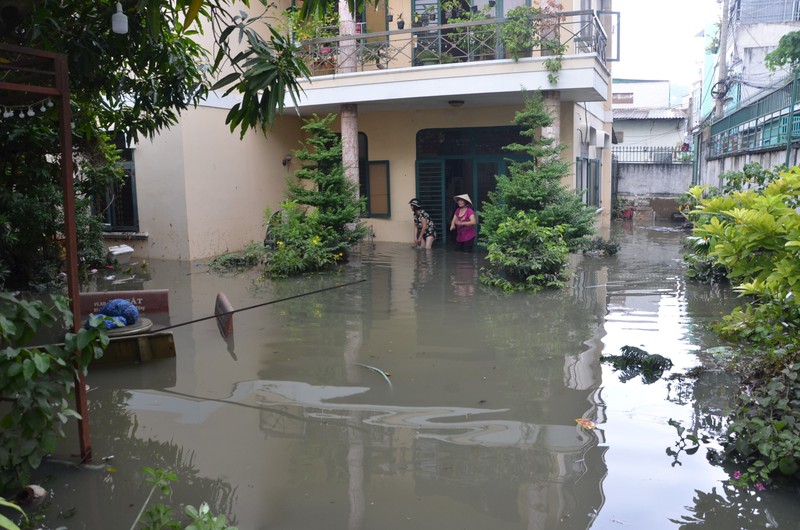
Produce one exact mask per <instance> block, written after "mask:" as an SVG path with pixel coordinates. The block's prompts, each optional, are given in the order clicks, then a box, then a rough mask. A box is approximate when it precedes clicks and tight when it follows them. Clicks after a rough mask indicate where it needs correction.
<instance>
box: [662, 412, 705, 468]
mask: <svg viewBox="0 0 800 530" xmlns="http://www.w3.org/2000/svg"><path fill="white" fill-rule="evenodd" d="M667 423H668V424H669V425H671V426H672V427H674V428H675V431H676V432H677V433H678V441H677V442H675V443H674V444H673V446H672V447H667V455H668V456H671V457H672V458H673V460H672V464H671V466H672V467H675V466H680V465H683V464H682V463H681V461H680V460H679V458H680V456H681V454H682V453H684V454H686V455H689V456H691V455H693V454H695V453H697V451H698V450H699V449H700V442H701V441H702V442H703V443H708V442H709V441H710V438H709V437H708V436H706V435H703V436H702V437H700V436H698V435H697V434H693V433H687V432H686V427H684V426H683V425H681V422H679V421H677V420H673V419H672V418H670V419H669V421H668V422H667ZM689 442H691V443H689ZM673 447H674V449H673Z"/></svg>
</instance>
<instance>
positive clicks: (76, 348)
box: [0, 293, 108, 492]
mask: <svg viewBox="0 0 800 530" xmlns="http://www.w3.org/2000/svg"><path fill="white" fill-rule="evenodd" d="M51 299H52V305H51V306H47V305H45V304H44V303H43V302H41V301H31V302H29V301H25V300H18V299H16V298H15V297H13V296H11V295H9V294H7V293H0V401H8V402H10V403H11V407H10V411H8V412H7V413H6V414H5V415H4V416H3V417H2V418H1V419H0V427H2V429H0V492H2V491H5V490H6V489H9V488H12V487H20V486H23V485H25V484H27V482H28V479H29V478H30V476H31V473H32V471H33V470H34V469H36V468H37V467H39V464H40V463H41V461H42V458H44V457H45V456H46V455H47V454H49V453H51V452H52V451H53V450H54V449H55V447H56V441H57V439H58V438H61V437H63V436H64V424H66V423H67V421H68V419H69V418H70V417H73V418H77V417H78V414H77V412H75V411H74V410H73V409H72V408H71V407H70V405H69V402H68V398H69V394H70V393H71V392H72V391H73V390H74V388H75V375H76V370H82V371H84V372H85V371H86V368H87V366H88V364H89V361H90V360H91V359H92V358H96V357H100V356H101V355H102V354H103V350H104V348H105V347H106V346H107V345H108V335H107V334H106V331H105V326H104V325H103V322H104V320H105V317H103V316H98V317H92V318H90V320H89V325H88V329H87V328H81V329H80V331H79V332H78V333H67V334H66V335H65V337H64V345H63V346H59V345H48V346H42V347H30V346H28V343H29V342H30V341H31V339H33V338H34V337H35V336H36V335H37V333H39V332H40V331H42V330H43V329H45V328H49V327H51V326H55V325H58V324H60V323H61V322H59V319H61V320H62V321H63V323H65V324H66V326H67V327H71V326H72V314H71V312H70V311H69V309H68V305H67V299H66V298H64V297H52V298H51ZM78 352H81V354H80V357H78ZM78 359H79V361H78Z"/></svg>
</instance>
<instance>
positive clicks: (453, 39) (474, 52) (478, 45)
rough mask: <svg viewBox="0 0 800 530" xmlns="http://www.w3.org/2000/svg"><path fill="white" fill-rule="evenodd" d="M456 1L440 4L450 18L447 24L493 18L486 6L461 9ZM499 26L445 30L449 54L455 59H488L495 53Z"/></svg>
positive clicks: (490, 9)
mask: <svg viewBox="0 0 800 530" xmlns="http://www.w3.org/2000/svg"><path fill="white" fill-rule="evenodd" d="M461 6H462V4H461V3H460V2H459V1H458V0H450V1H448V2H444V3H443V4H442V10H443V11H444V12H445V13H448V14H449V15H450V16H449V17H448V19H447V23H448V24H459V23H462V22H476V21H483V20H490V19H492V18H493V16H492V15H493V8H492V7H489V5H488V4H486V5H484V6H483V7H482V8H480V9H475V10H471V9H466V10H465V9H462V8H461ZM498 30H499V26H498V25H496V24H481V25H474V26H463V27H457V28H452V29H449V30H447V42H448V43H450V53H451V54H452V55H453V57H455V58H456V59H459V58H462V57H463V58H470V59H490V58H494V57H495V54H496V53H497V41H498V36H499V32H498Z"/></svg>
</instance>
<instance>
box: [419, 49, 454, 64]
mask: <svg viewBox="0 0 800 530" xmlns="http://www.w3.org/2000/svg"><path fill="white" fill-rule="evenodd" d="M454 62H456V58H455V57H453V56H452V55H451V54H449V53H447V52H437V51H434V50H422V51H420V52H417V53H416V54H415V55H414V64H416V65H417V66H428V65H431V64H449V63H454Z"/></svg>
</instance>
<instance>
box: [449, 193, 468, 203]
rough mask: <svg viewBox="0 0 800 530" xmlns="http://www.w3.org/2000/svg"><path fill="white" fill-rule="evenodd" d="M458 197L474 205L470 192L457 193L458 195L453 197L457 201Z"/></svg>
mask: <svg viewBox="0 0 800 530" xmlns="http://www.w3.org/2000/svg"><path fill="white" fill-rule="evenodd" d="M458 199H464V200H465V201H467V202H468V203H469V204H470V206H472V200H471V199H470V198H469V194H467V193H464V194H462V195H456V196H454V197H453V200H454V201H457V200H458Z"/></svg>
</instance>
